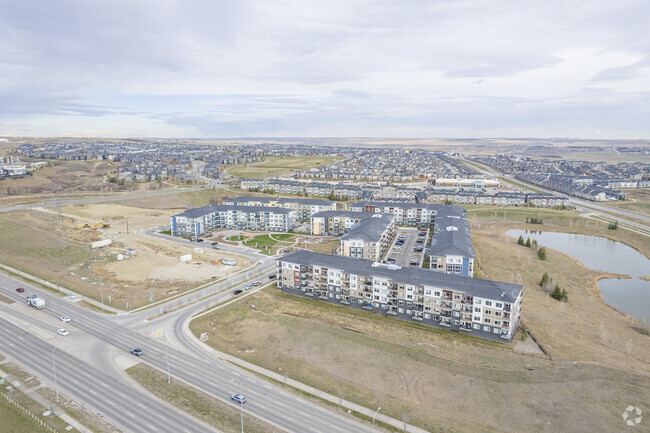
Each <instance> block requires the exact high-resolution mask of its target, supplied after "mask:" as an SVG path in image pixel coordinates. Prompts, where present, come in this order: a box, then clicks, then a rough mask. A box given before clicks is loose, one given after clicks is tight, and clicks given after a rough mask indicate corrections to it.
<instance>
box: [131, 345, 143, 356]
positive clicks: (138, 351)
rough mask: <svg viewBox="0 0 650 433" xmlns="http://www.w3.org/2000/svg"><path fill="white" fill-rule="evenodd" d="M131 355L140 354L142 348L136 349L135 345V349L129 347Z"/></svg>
mask: <svg viewBox="0 0 650 433" xmlns="http://www.w3.org/2000/svg"><path fill="white" fill-rule="evenodd" d="M131 355H135V356H142V349H138V348H137V347H136V348H135V349H131Z"/></svg>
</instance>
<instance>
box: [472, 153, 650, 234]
mask: <svg viewBox="0 0 650 433" xmlns="http://www.w3.org/2000/svg"><path fill="white" fill-rule="evenodd" d="M461 161H464V162H467V160H464V159H462V158H461ZM471 162H472V164H471V166H472V167H475V168H478V169H479V170H482V171H483V172H484V173H485V174H487V175H489V176H495V177H505V178H506V179H510V178H512V176H510V175H505V174H503V173H501V172H499V171H498V170H496V169H495V168H493V167H490V166H487V165H485V164H481V163H479V162H476V161H471ZM513 181H514V182H517V183H520V184H522V185H524V186H528V187H530V188H533V189H538V190H540V191H544V192H547V193H549V194H554V195H558V196H560V197H565V198H568V199H569V200H571V203H573V204H574V206H575V207H576V209H578V210H583V211H587V212H591V213H594V214H596V215H600V216H603V217H605V218H609V219H611V220H616V221H618V222H621V223H625V224H628V225H630V226H632V227H636V228H638V229H641V230H645V231H650V226H647V225H644V224H639V223H637V222H634V221H629V220H627V219H625V218H622V217H627V218H635V219H637V220H641V221H645V222H647V223H650V217H648V216H647V215H643V214H640V213H636V212H631V211H628V210H625V209H619V208H615V207H612V206H605V205H602V204H599V203H596V202H592V201H589V200H583V199H580V198H577V197H573V196H571V195H568V194H564V193H561V192H558V191H553V190H551V189H548V188H544V187H541V186H538V185H532V184H530V183H528V182H525V181H523V180H520V179H513ZM619 215H620V216H619ZM641 234H643V233H641ZM646 236H647V234H646Z"/></svg>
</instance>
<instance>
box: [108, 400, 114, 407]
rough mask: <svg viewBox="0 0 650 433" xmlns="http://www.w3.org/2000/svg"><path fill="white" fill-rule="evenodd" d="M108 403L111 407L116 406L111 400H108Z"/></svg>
mask: <svg viewBox="0 0 650 433" xmlns="http://www.w3.org/2000/svg"><path fill="white" fill-rule="evenodd" d="M106 403H108V404H110V405H111V406H115V403H113V402H112V401H110V400H106Z"/></svg>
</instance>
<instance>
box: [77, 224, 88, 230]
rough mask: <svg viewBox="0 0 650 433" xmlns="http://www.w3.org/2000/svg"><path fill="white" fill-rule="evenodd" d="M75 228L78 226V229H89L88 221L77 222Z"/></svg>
mask: <svg viewBox="0 0 650 433" xmlns="http://www.w3.org/2000/svg"><path fill="white" fill-rule="evenodd" d="M76 228H78V229H89V228H90V224H88V223H81V224H77V227H76Z"/></svg>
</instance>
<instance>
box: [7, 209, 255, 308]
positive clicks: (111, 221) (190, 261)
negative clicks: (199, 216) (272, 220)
mask: <svg viewBox="0 0 650 433" xmlns="http://www.w3.org/2000/svg"><path fill="white" fill-rule="evenodd" d="M17 215H18V214H13V215H12V216H13V217H12V218H9V217H8V216H7V214H4V215H0V228H2V229H3V230H0V237H1V239H0V243H2V244H3V245H12V246H14V247H13V248H12V249H11V250H9V249H3V251H1V252H0V256H1V257H0V260H1V261H2V262H3V263H5V264H7V265H9V266H13V267H16V268H20V269H22V270H24V271H25V272H28V273H30V274H32V275H35V276H37V277H40V278H44V279H47V280H49V281H52V282H55V283H57V284H59V285H61V286H63V287H66V288H69V289H71V290H72V291H74V292H76V293H78V294H80V295H82V296H84V297H89V298H92V299H95V300H101V297H102V295H103V297H104V302H105V303H106V304H109V305H111V306H112V307H114V308H119V309H132V308H137V307H139V306H143V305H146V304H147V303H148V302H150V300H152V299H153V300H156V301H158V300H161V299H164V298H166V297H169V296H172V294H178V293H183V292H187V291H190V290H192V289H194V288H196V287H198V286H200V285H202V284H205V283H207V282H210V281H218V280H220V279H222V278H226V277H228V276H230V275H233V274H236V273H238V272H240V271H241V270H243V269H245V268H247V267H249V266H250V265H251V264H252V262H251V260H250V259H248V258H246V257H243V256H238V255H233V254H230V253H228V254H224V253H223V252H221V251H217V250H213V249H211V248H200V247H197V246H186V245H183V244H179V243H176V242H170V241H167V240H165V239H160V238H156V237H152V236H149V235H147V234H146V233H145V232H146V230H148V229H151V228H153V227H156V226H160V225H164V224H166V223H168V222H169V217H168V215H167V214H166V213H165V212H163V211H160V210H155V209H154V210H152V209H141V208H135V207H130V206H124V205H119V204H110V205H107V204H93V205H84V206H73V207H62V208H61V209H60V213H59V210H58V209H56V208H54V209H52V208H48V209H34V210H30V211H26V212H21V213H20V218H16V216H17ZM53 229H54V230H53ZM188 256H189V257H188ZM181 257H183V258H184V259H183V260H181ZM223 259H226V261H227V262H229V263H231V265H230V266H224V265H223ZM229 259H234V260H229ZM232 263H235V264H234V265H232Z"/></svg>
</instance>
